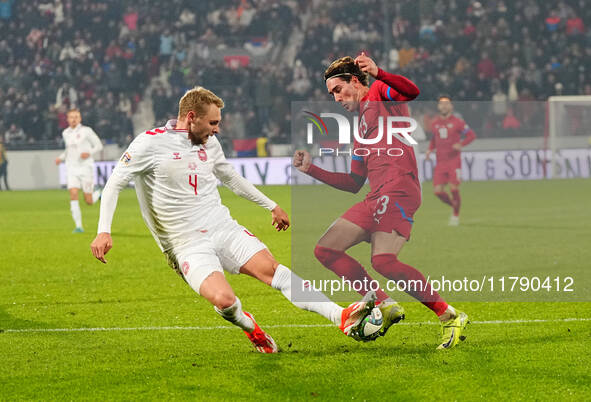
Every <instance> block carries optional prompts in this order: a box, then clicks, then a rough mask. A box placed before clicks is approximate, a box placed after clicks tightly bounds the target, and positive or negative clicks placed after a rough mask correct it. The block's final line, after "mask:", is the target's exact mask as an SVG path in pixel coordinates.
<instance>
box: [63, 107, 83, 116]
mask: <svg viewBox="0 0 591 402" xmlns="http://www.w3.org/2000/svg"><path fill="white" fill-rule="evenodd" d="M70 113H78V114H79V115H80V116H82V113H80V109H78V108H77V107H73V108H71V109H70V110H68V112H67V113H66V116H67V115H69V114H70Z"/></svg>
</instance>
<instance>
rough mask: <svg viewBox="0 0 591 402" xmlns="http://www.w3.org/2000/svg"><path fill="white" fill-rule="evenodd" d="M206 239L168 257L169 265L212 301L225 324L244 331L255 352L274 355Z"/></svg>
mask: <svg viewBox="0 0 591 402" xmlns="http://www.w3.org/2000/svg"><path fill="white" fill-rule="evenodd" d="M213 249H214V248H213V245H212V244H211V242H210V241H209V239H207V238H206V237H203V238H201V239H199V244H198V245H197V246H193V247H192V248H190V249H186V250H182V251H180V252H179V254H178V257H174V256H173V257H171V256H168V257H169V264H171V265H172V266H173V268H175V269H176V270H177V272H179V273H180V274H181V275H182V276H183V278H184V279H185V281H186V282H187V283H188V284H189V286H191V288H192V289H193V290H194V291H195V292H197V293H198V294H200V295H201V296H203V297H204V298H205V299H206V300H207V301H209V302H210V303H211V304H212V305H213V307H214V310H215V311H216V312H217V313H218V314H219V315H220V316H221V317H222V318H223V319H225V320H226V321H228V322H231V323H232V324H234V325H236V326H237V327H239V328H241V329H242V330H243V331H244V333H245V334H246V336H247V337H248V339H249V340H250V341H251V342H252V344H253V345H254V347H255V348H256V350H258V351H259V352H262V353H275V352H277V350H278V348H277V345H276V344H275V341H274V340H273V338H271V337H270V336H269V335H267V334H266V333H265V332H264V331H263V330H261V328H260V327H259V326H258V324H257V323H256V321H255V320H254V317H253V316H252V315H251V314H250V313H248V312H245V311H243V310H242V303H241V302H240V299H239V298H238V297H237V296H236V295H235V294H234V291H233V290H232V287H231V286H230V284H229V283H228V281H227V280H226V278H225V277H224V273H223V269H222V266H221V263H220V261H219V259H218V258H217V256H216V255H215V252H214V250H213Z"/></svg>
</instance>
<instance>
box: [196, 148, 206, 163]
mask: <svg viewBox="0 0 591 402" xmlns="http://www.w3.org/2000/svg"><path fill="white" fill-rule="evenodd" d="M197 155H199V159H200V160H201V162H205V161H206V160H207V152H205V149H200V150H199V151H198V152H197Z"/></svg>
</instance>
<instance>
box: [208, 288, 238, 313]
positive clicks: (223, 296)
mask: <svg viewBox="0 0 591 402" xmlns="http://www.w3.org/2000/svg"><path fill="white" fill-rule="evenodd" d="M235 301H236V296H235V295H234V292H228V291H222V292H220V293H218V294H216V295H215V296H214V298H213V300H212V301H211V302H212V304H213V305H214V306H216V307H217V308H218V309H220V310H224V309H227V308H228V307H232V305H233V304H234V302H235Z"/></svg>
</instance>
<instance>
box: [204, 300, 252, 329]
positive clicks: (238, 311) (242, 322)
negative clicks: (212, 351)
mask: <svg viewBox="0 0 591 402" xmlns="http://www.w3.org/2000/svg"><path fill="white" fill-rule="evenodd" d="M213 308H214V310H215V311H216V313H218V314H219V315H221V316H222V318H223V319H224V320H226V321H230V322H231V323H232V324H234V325H236V326H238V327H240V328H242V329H243V330H244V331H246V332H252V331H254V322H252V320H251V319H250V318H249V317H248V316H247V315H246V314H244V311H242V303H240V299H239V298H238V297H236V300H234V304H232V305H231V306H230V307H226V308H225V309H219V308H217V307H215V306H214V307H213Z"/></svg>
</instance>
